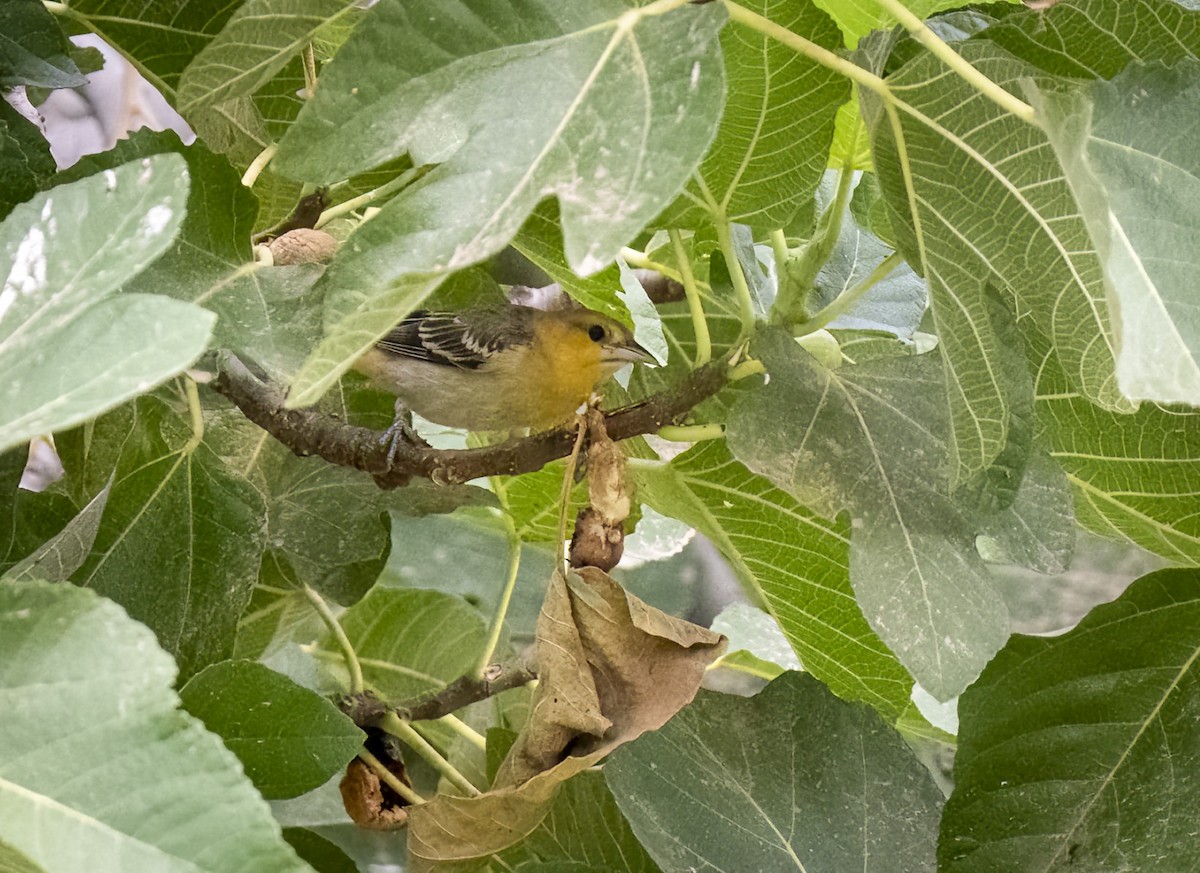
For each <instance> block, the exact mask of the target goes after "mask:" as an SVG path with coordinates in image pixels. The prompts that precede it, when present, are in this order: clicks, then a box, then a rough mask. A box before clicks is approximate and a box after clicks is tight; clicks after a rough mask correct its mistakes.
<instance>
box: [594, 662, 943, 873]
mask: <svg viewBox="0 0 1200 873" xmlns="http://www.w3.org/2000/svg"><path fill="white" fill-rule="evenodd" d="M604 774H605V779H606V780H607V781H608V784H609V788H610V789H611V790H612V792H613V796H614V797H615V798H616V801H617V806H619V807H620V809H621V811H622V812H623V813H624V814H625V817H626V818H627V819H628V820H629V824H630V826H631V827H632V829H633V832H634V833H635V834H636V835H637V836H638V838H639V839H640V840H641V842H642V845H643V846H645V847H646V849H647V850H648V851H649V853H650V855H651V856H652V857H653V858H654V860H655V861H657V862H658V864H659V866H660V867H661V868H662V870H664V871H666V873H675V871H678V873H685V871H688V870H697V869H710V870H785V869H786V870H793V869H795V870H863V871H865V873H873V871H897V873H898V871H914V873H915V871H933V870H934V869H935V863H934V850H935V849H934V847H935V844H936V836H935V831H936V828H937V820H938V814H939V812H940V807H941V802H942V796H941V792H940V791H938V789H937V787H936V786H935V785H934V783H933V780H932V779H930V777H929V773H928V772H927V771H926V770H925V768H924V767H923V766H922V765H921V764H920V763H919V762H918V761H917V759H916V758H915V757H913V755H912V753H911V751H910V750H909V749H908V747H907V746H906V745H905V744H904V742H903V741H902V740H901V739H900V738H899V736H897V735H896V734H895V732H893V731H892V729H891V728H890V727H888V726H887V725H886V724H884V723H883V721H881V720H880V718H879V717H878V716H877V715H876V714H875V713H874V712H872V711H871V710H870V709H869V708H867V707H865V706H862V705H861V704H849V703H844V702H842V701H840V700H838V699H837V698H836V697H834V696H833V695H832V694H830V693H829V692H828V691H826V690H825V689H824V688H823V687H822V686H821V684H820V683H818V682H817V681H816V680H814V679H812V678H811V677H809V676H805V675H803V674H800V673H785V674H784V675H783V676H781V677H780V678H778V679H776V680H775V681H773V682H772V683H771V684H770V685H768V686H767V687H766V688H765V689H764V690H763V691H761V692H759V693H758V695H757V696H755V697H752V698H749V699H746V698H739V697H734V696H729V695H722V694H713V693H711V692H704V691H702V692H700V694H699V695H697V697H696V700H695V702H694V703H693V704H692V705H691V706H689V707H687V708H686V709H684V710H683V711H682V712H680V713H679V714H678V715H677V716H675V718H673V719H672V720H671V721H670V722H669V723H668V724H667V725H666V726H665V727H663V728H661V729H660V730H658V731H655V732H653V733H648V734H644V735H643V736H642V737H641V738H639V739H637V740H634V741H633V742H632V743H630V744H628V745H627V746H625V747H624V748H622V749H619V750H617V752H616V753H614V754H613V756H612V757H611V759H610V760H609V762H608V763H607V764H606V765H605V768H604Z"/></svg>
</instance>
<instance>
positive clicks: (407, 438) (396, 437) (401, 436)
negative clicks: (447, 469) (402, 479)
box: [379, 398, 429, 467]
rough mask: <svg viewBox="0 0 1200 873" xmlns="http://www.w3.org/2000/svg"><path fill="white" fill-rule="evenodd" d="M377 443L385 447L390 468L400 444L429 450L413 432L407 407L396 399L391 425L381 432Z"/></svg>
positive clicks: (417, 434) (410, 415)
mask: <svg viewBox="0 0 1200 873" xmlns="http://www.w3.org/2000/svg"><path fill="white" fill-rule="evenodd" d="M379 442H380V443H382V444H383V445H385V446H387V449H388V453H387V462H388V466H389V467H390V466H391V465H392V464H393V463H394V462H395V460H396V453H397V452H399V451H400V444H401V443H402V442H406V443H408V444H409V445H413V446H420V447H421V448H425V449H427V448H429V443H427V442H425V440H423V439H422V438H421V435H420V434H419V433H417V432H416V431H415V430H413V426H412V413H411V412H410V411H409V409H408V407H407V406H405V405H404V401H403V400H400V399H399V398H397V399H396V417H395V418H393V419H392V423H391V425H390V426H389V427H388V429H387V430H385V431H384V432H383V436H381V437H380V438H379Z"/></svg>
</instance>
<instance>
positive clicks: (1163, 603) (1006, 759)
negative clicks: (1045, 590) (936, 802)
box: [938, 570, 1200, 873]
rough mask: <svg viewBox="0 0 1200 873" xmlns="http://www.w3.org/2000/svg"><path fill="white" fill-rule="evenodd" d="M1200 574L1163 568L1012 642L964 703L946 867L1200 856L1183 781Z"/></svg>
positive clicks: (1198, 701)
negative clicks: (1043, 632)
mask: <svg viewBox="0 0 1200 873" xmlns="http://www.w3.org/2000/svg"><path fill="white" fill-rule="evenodd" d="M1198 582H1200V578H1198V576H1197V573H1196V571H1195V570H1161V571H1159V572H1157V573H1152V574H1150V575H1149V576H1144V577H1142V578H1141V579H1139V580H1138V581H1137V582H1135V583H1134V584H1133V585H1132V586H1131V587H1130V588H1129V589H1128V590H1127V591H1126V592H1125V593H1124V594H1123V595H1122V596H1121V597H1120V598H1119V599H1118V600H1116V601H1115V602H1113V603H1110V604H1105V605H1102V606H1098V607H1096V608H1095V609H1094V610H1092V612H1091V613H1089V615H1088V616H1087V617H1086V618H1085V619H1084V620H1083V621H1082V622H1080V624H1079V626H1078V627H1076V628H1074V629H1073V630H1071V631H1069V632H1067V633H1066V634H1064V635H1062V636H1060V637H1055V638H1051V639H1046V638H1039V637H1026V636H1015V637H1013V638H1012V640H1010V642H1009V644H1008V645H1007V646H1005V648H1004V649H1003V650H1001V652H1000V653H999V654H998V655H997V656H996V658H995V660H993V661H992V663H991V664H989V665H988V667H987V669H986V670H984V672H983V675H982V676H980V678H979V681H978V682H976V683H975V684H974V685H973V686H972V687H971V688H969V689H968V690H967V691H966V692H965V693H964V694H963V696H962V698H961V699H960V700H959V706H958V713H959V719H960V728H959V733H958V737H959V747H958V753H957V755H956V757H955V766H954V777H955V783H956V787H955V790H954V793H953V794H952V795H951V796H950V800H949V801H948V802H947V804H946V813H945V817H944V819H943V822H942V837H941V844H940V846H939V850H938V854H939V859H940V861H941V867H940V868H939V869H942V870H946V871H947V873H958V871H973V873H974V871H991V870H994V871H1001V870H1012V869H1014V867H1021V868H1022V869H1033V868H1036V869H1039V870H1051V869H1066V868H1068V867H1077V868H1078V869H1083V870H1094V871H1097V873H1103V871H1116V870H1149V869H1154V868H1157V867H1162V865H1164V864H1165V865H1166V867H1167V868H1170V869H1186V868H1188V867H1191V866H1195V865H1196V864H1197V863H1200V850H1198V848H1197V844H1196V840H1195V815H1194V813H1193V810H1194V809H1195V808H1196V806H1197V804H1198V803H1200V792H1198V791H1197V783H1196V781H1195V780H1192V779H1188V778H1181V777H1182V774H1184V773H1187V772H1189V770H1190V769H1191V768H1192V767H1193V766H1194V764H1195V760H1196V753H1195V749H1196V748H1197V746H1198V744H1200V730H1198V728H1197V725H1200V671H1198V670H1197V668H1196V664H1197V659H1198V658H1200V595H1198V591H1200V588H1198V586H1197V583H1198ZM1164 869H1165V868H1164Z"/></svg>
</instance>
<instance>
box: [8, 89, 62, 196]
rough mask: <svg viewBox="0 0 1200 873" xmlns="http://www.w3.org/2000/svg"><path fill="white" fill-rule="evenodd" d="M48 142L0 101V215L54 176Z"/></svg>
mask: <svg viewBox="0 0 1200 873" xmlns="http://www.w3.org/2000/svg"><path fill="white" fill-rule="evenodd" d="M54 169H55V165H54V158H53V157H52V156H51V155H50V143H48V142H47V141H46V138H45V137H44V136H42V132H41V131H40V130H38V129H37V127H36V126H35V125H34V124H33V122H31V121H30V120H29V119H27V118H25V117H24V116H22V115H21V113H19V112H17V110H15V109H13V108H12V107H11V106H10V105H9V104H8V103H7V102H6V101H4V100H0V178H2V179H4V186H3V188H0V218H4V217H5V216H6V215H8V213H10V212H12V209H13V207H14V206H16V205H17V204H18V203H24V202H25V201H26V200H28V199H29V198H30V197H32V196H33V195H34V194H36V193H37V192H38V191H40V190H42V189H43V188H45V187H46V185H47V182H48V181H49V179H50V177H52V176H53V175H54Z"/></svg>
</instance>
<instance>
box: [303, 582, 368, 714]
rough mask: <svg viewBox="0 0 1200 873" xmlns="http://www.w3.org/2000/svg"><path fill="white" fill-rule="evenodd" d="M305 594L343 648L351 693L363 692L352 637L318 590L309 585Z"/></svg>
mask: <svg viewBox="0 0 1200 873" xmlns="http://www.w3.org/2000/svg"><path fill="white" fill-rule="evenodd" d="M304 596H305V597H307V598H308V601H309V603H311V604H312V605H313V608H314V609H315V610H316V611H317V615H319V616H321V621H323V622H325V627H327V628H328V629H329V632H330V633H331V634H333V638H334V639H335V640H337V644H338V648H340V649H341V650H342V660H343V661H345V662H346V670H347V672H349V674H350V693H351V694H362V693H363V673H362V665H361V664H359V662H358V653H357V652H355V651H354V646H352V645H351V644H350V638H349V637H348V636H346V631H344V630H343V629H342V624H341V622H339V621H338V620H337V616H335V615H334V614H333V610H331V609H330V608H329V604H328V603H326V602H325V598H324V597H322V596H321V595H320V594H318V593H317V591H316V590H315V589H314V588H312V587H310V586H308V585H305V586H304Z"/></svg>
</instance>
